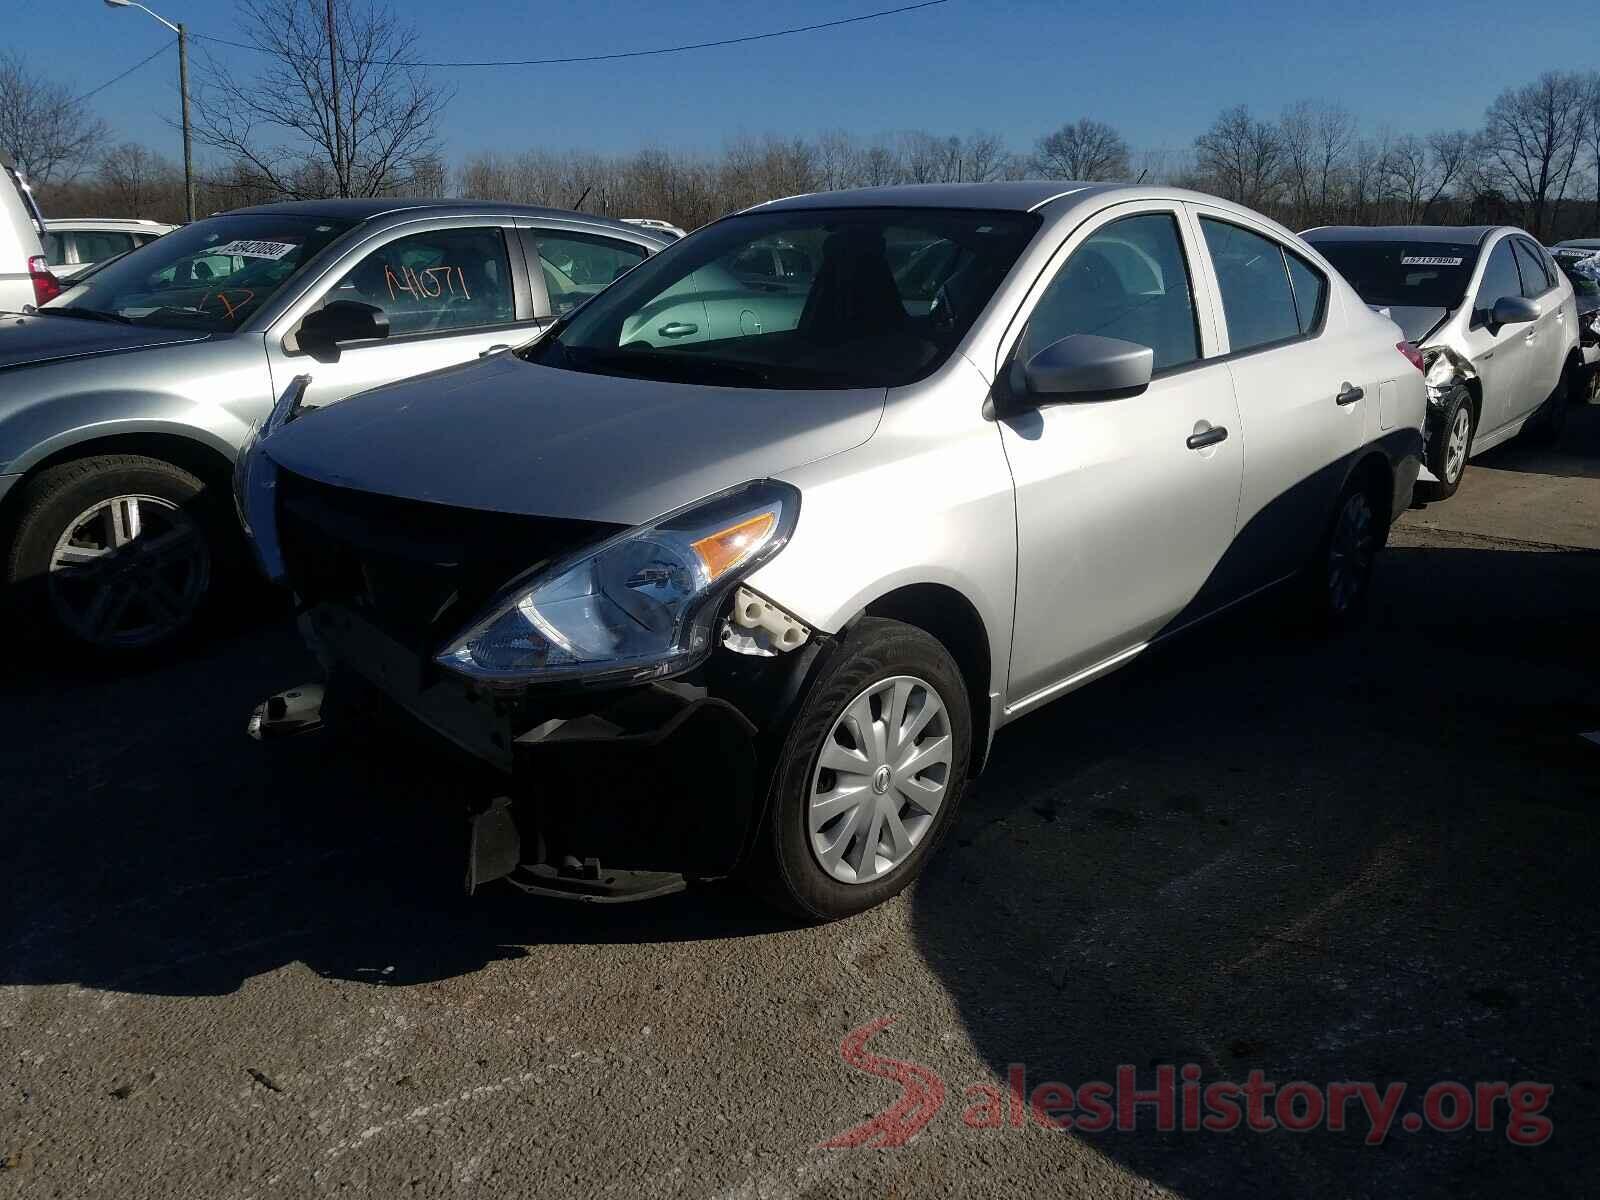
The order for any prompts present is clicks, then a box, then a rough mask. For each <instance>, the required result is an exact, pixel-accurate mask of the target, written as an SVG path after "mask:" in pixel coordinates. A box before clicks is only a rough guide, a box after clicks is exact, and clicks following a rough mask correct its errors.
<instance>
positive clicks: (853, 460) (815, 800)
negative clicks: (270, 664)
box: [240, 183, 1426, 919]
mask: <svg viewBox="0 0 1600 1200" xmlns="http://www.w3.org/2000/svg"><path fill="white" fill-rule="evenodd" d="M773 245H783V246H786V247H790V248H792V249H793V250H794V251H795V252H796V253H797V254H800V255H804V257H805V259H806V261H807V262H808V263H810V264H812V266H813V268H814V269H813V270H811V271H810V272H808V273H806V274H804V275H803V276H801V275H796V276H795V277H794V278H793V279H792V280H790V281H789V282H787V283H786V284H785V285H784V286H782V287H777V288H775V287H774V286H773V285H772V283H771V281H770V280H768V279H765V278H760V277H755V276H749V275H741V274H739V273H738V272H736V271H735V270H734V269H733V267H734V264H736V263H738V262H740V261H741V260H742V259H743V258H744V257H745V256H746V255H747V254H748V253H749V252H750V250H751V249H752V247H758V248H759V247H763V246H773ZM896 247H900V248H901V251H900V252H899V253H898V257H899V261H900V265H899V267H898V269H897V268H896V266H895V265H894V262H895V258H896V256H897V254H896V251H895V248H896ZM314 378H315V372H314V369H313V379H314ZM312 386H313V388H314V387H315V384H314V383H313V385H312ZM1425 404H1426V401H1425V395H1424V387H1423V382H1422V373H1421V358H1420V356H1419V355H1418V354H1417V352H1416V350H1415V349H1414V348H1412V347H1411V346H1409V345H1408V344H1407V343H1406V342H1405V341H1404V339H1403V338H1402V337H1401V334H1400V331H1399V329H1398V328H1397V327H1396V326H1395V325H1394V323H1393V322H1391V321H1389V320H1387V319H1386V318H1383V317H1380V316H1378V315H1376V314H1375V313H1373V312H1372V311H1370V310H1369V309H1368V308H1367V307H1366V305H1364V304H1363V303H1362V302H1361V299H1360V297H1358V296H1357V295H1356V294H1355V292H1354V291H1352V290H1351V289H1350V287H1349V286H1348V285H1347V284H1346V283H1345V282H1344V281H1343V280H1342V279H1341V278H1340V277H1339V275H1338V273H1337V272H1336V271H1334V270H1333V269H1332V268H1331V267H1330V266H1329V265H1328V263H1327V261H1326V260H1325V259H1323V258H1322V257H1321V256H1320V255H1319V254H1318V253H1317V252H1316V250H1315V249H1313V248H1312V247H1310V246H1308V245H1306V244H1305V243H1304V242H1302V241H1301V240H1300V239H1299V238H1297V237H1295V236H1294V235H1293V234H1292V233H1290V232H1289V231H1287V230H1285V229H1283V228H1282V227H1280V226H1278V225H1276V224H1275V223H1273V222H1271V221H1269V220H1267V219H1266V218H1264V217H1262V216H1260V215H1258V214H1256V213H1254V212H1251V211H1249V210H1247V209H1244V208H1241V207H1239V206H1237V205H1233V204H1229V203H1226V202H1224V201H1221V200H1216V199H1213V198H1211V197H1209V196H1204V195H1199V194H1197V193H1192V192H1185V191H1178V190H1173V189H1167V188H1157V187H1130V186H1114V185H1081V186H1075V185H1071V184H1061V183H1050V184H1028V183H996V184H974V185H948V186H944V185H941V186H926V187H899V188H884V189H877V190H865V191H858V192H842V193H831V194H821V195H813V196H803V197H797V198H791V199H787V200H781V201H777V202H774V203H771V204H767V205H763V206H760V207H757V208H755V209H752V210H749V211H747V212H744V213H742V214H739V215H736V216H732V217H729V218H726V219H724V220H722V221H718V222H715V223H713V224H711V225H709V226H706V227H704V228H702V229H700V230H698V231H696V232H695V233H693V234H691V235H689V236H688V237H687V238H684V239H683V240H682V241H679V242H676V243H674V244H673V245H672V246H671V247H670V248H668V249H667V250H666V251H664V252H663V253H662V254H660V255H658V256H657V257H655V258H653V259H651V260H650V261H648V262H646V263H644V264H643V265H641V266H640V267H639V268H638V269H636V270H635V271H633V272H632V273H630V274H629V275H628V276H627V277H625V278H624V279H622V280H621V281H619V282H618V283H617V284H616V285H614V286H613V287H612V288H610V289H608V290H607V291H606V292H604V293H603V294H602V295H600V296H599V297H597V298H596V299H595V300H593V301H592V302H591V303H590V304H588V305H586V306H585V307H583V308H581V309H579V310H577V311H576V312H574V313H573V314H571V315H570V316H569V317H567V318H566V319H564V320H562V321H561V322H560V323H559V324H558V325H557V326H556V327H555V328H554V329H552V330H551V331H550V332H548V333H547V334H546V335H545V336H544V337H542V338H540V339H539V340H538V341H536V342H534V343H532V344H530V345H528V346H526V347H524V348H521V349H519V350H517V351H515V352H513V353H507V354H497V355H493V356H491V357H490V358H488V359H487V360H485V361H483V362H481V363H471V364H468V365H466V366H462V367H456V368H453V369H450V370H446V371H441V372H436V373H435V374H433V375H431V376H428V377H426V378H422V379H415V380H410V381H407V382H404V383H400V384H396V385H393V386H391V387H387V388H381V389H377V390H375V391H371V392H368V393H366V394H365V395H363V396H360V397H355V398H353V399H351V400H349V401H347V402H345V403H343V404H340V405H336V406H334V407H332V408H329V409H325V410H321V411H315V412H310V413H305V414H304V415H298V414H300V413H301V406H300V402H299V397H298V394H297V389H292V390H289V391H287V392H286V393H285V395H284V397H283V398H282V399H281V400H280V404H279V406H278V408H277V409H276V410H275V413H274V416H273V418H272V420H271V421H270V423H269V425H268V426H267V428H266V429H265V431H264V433H263V435H262V436H261V437H259V438H258V439H257V440H256V441H255V442H254V443H253V445H252V447H251V448H250V449H249V450H248V451H247V453H246V455H245V458H244V460H243V466H242V470H241V477H240V478H241V493H240V503H241V507H242V509H243V510H244V512H245V514H246V519H247V523H248V526H249V529H250V531H251V534H252V537H253V539H254V541H255V544H256V547H257V549H258V552H259V553H260V556H261V559H262V563H263V566H264V567H265V569H266V571H267V573H268V574H269V575H270V576H272V577H273V578H276V579H279V580H282V581H284V582H286V583H287V584H288V585H289V586H290V587H292V588H293V590H294V591H295V592H296V594H297V595H298V597H299V601H300V604H301V606H302V610H303V611H304V612H305V629H306V631H307V635H308V637H309V639H310V641H311V643H312V644H313V646H314V647H315V648H316V649H317V651H318V654H319V658H320V659H321V660H322V661H323V662H324V663H325V664H327V665H328V667H329V677H328V679H327V681H326V690H325V691H323V690H322V687H321V685H315V686H308V687H300V688H293V689H290V690H288V691H286V692H284V693H280V694H279V695H277V696H274V697H272V698H270V699H268V700H267V701H265V702H264V703H263V705H262V707H261V708H260V709H259V710H258V712H257V714H256V716H255V718H254V719H253V728H254V731H255V732H256V734H257V735H258V736H262V737H268V736H272V735H273V734H275V733H277V732H286V731H288V730H290V729H296V730H306V729H308V728H312V727H315V726H316V724H317V723H318V722H319V721H320V720H321V719H322V717H323V713H324V712H325V713H326V719H327V723H328V724H329V725H332V726H337V725H338V724H339V721H340V719H341V717H342V718H343V719H344V720H346V721H348V722H349V723H352V724H363V723H367V722H369V721H372V720H373V719H374V718H375V715H376V714H380V713H384V712H388V713H390V714H391V715H392V717H393V718H394V719H395V721H396V722H397V723H396V724H394V725H393V726H392V727H391V728H390V729H389V731H388V734H387V736H386V737H385V736H383V735H382V733H381V732H380V733H379V735H378V736H379V740H378V741H377V742H376V743H374V742H373V741H371V740H370V739H363V741H364V744H365V745H367V746H369V747H373V748H374V750H375V752H376V753H380V754H382V755H384V756H385V757H386V758H390V757H393V756H396V755H399V756H406V755H409V754H410V753H412V752H413V751H416V750H418V748H419V747H420V745H421V744H422V743H423V742H425V741H427V740H430V738H423V737H419V736H418V731H428V732H429V733H430V735H431V739H432V740H439V741H441V742H442V743H443V744H446V745H453V746H454V747H455V748H456V750H457V751H465V752H466V753H467V755H469V756H470V757H469V758H468V759H467V760H466V761H468V762H475V763H477V764H478V767H477V769H478V770H479V771H482V772H483V773H485V775H486V778H485V779H484V781H483V783H482V788H483V790H482V799H483V801H484V803H483V804H482V806H481V807H480V810H479V811H478V813H477V815H476V817H475V819H474V824H473V828H474V835H473V846H474V850H473V854H472V858H471V868H470V871H471V875H470V877H471V878H472V879H473V881H474V882H482V881H483V880H485V879H487V878H497V877H501V876H509V877H510V878H512V879H513V881H514V882H517V883H519V884H520V885H521V886H524V887H527V888H529V889H530V890H533V891H538V892H544V893H550V894H560V895H568V896H581V897H587V898H590V899H620V898H635V897H642V896H646V895H655V894H659V893H660V892H661V891H663V890H670V889H671V888H672V887H673V886H682V885H683V881H684V877H686V876H688V877H716V876H721V875H727V874H729V873H730V872H734V871H742V872H744V873H746V874H747V875H749V877H750V878H751V879H752V880H753V881H754V882H755V883H756V884H757V885H758V886H759V887H761V888H762V889H763V890H765V891H766V892H767V893H768V894H769V895H770V896H771V897H772V898H773V899H774V900H775V901H777V902H778V903H779V904H781V905H784V906H786V907H788V908H789V909H791V910H793V911H795V912H797V913H799V914H801V915H803V916H805V917H807V918H812V919H821V918H830V917H837V916H841V915H844V914H846V913H851V912H855V911H859V910H861V909H863V908H866V907H868V906H870V905H873V904H876V903H879V902H880V901H882V900H884V899H886V898H888V897H889V896H891V895H893V894H894V893H896V892H897V891H899V890H900V889H901V888H903V887H904V886H905V885H906V884H907V883H908V882H909V881H910V880H911V879H912V878H913V877H915V876H916V874H917V873H918V872H919V871H920V870H921V869H922V866H923V864H924V863H925V862H926V861H927V858H928V856H929V855H930V854H931V853H932V852H933V850H934V848H935V847H936V846H937V845H938V843H939V840H940V838H941V837H942V836H943V835H944V833H945V831H946V830H947V829H948V828H949V827H950V824H951V821H952V819H953V816H954V813H955V810H956V807H957V804H958V803H959V801H960V799H961V795H962V791H963V789H964V787H965V785H966V782H967V779H968V778H969V776H970V775H972V774H974V773H975V772H976V771H977V770H978V769H979V767H980V766H981V765H982V763H983V762H984V760H985V759H986V758H987V757H988V754H989V748H990V742H991V739H992V738H993V736H994V734H995V732H996V731H998V730H999V729H1001V728H1002V727H1004V726H1005V725H1006V724H1008V723H1009V722H1011V721H1013V720H1015V719H1017V718H1018V717H1020V716H1022V715H1023V714H1025V713H1028V712H1031V711H1033V710H1034V709H1036V708H1038V707H1040V706H1041V705H1043V704H1046V703H1048V702H1049V701H1051V700H1054V699H1056V698H1058V697H1060V696H1064V695H1066V694H1067V693H1069V692H1071V691H1073V690H1075V689H1076V688H1079V687H1081V686H1083V685H1084V684H1087V683H1089V682H1090V681H1092V680H1094V679H1096V678H1098V677H1100V676H1102V675H1105V674H1106V673H1108V672H1110V671H1112V670H1114V669H1115V668H1117V667H1119V666H1121V665H1123V664H1125V663H1128V662H1130V661H1132V660H1133V659H1135V658H1137V657H1138V656H1139V655H1141V654H1142V653H1143V652H1144V651H1145V650H1147V649H1148V648H1149V647H1151V646H1154V645H1156V644H1158V643H1160V642H1162V641H1164V640H1165V639H1167V638H1168V637H1171V636H1173V635H1174V634H1177V633H1179V632H1181V631H1183V630H1186V629H1190V628H1193V627H1194V626H1195V625H1196V624H1198V623H1199V622H1201V621H1204V620H1206V619H1207V618H1209V617H1211V616H1214V615H1215V614H1217V613H1219V612H1221V611H1222V610H1224V609H1226V608H1228V607H1229V606H1231V605H1233V604H1235V603H1237V602H1239V601H1240V600H1242V599H1244V598H1246V597H1248V596H1251V595H1253V594H1254V593H1256V592H1258V591H1261V590H1262V589H1265V588H1268V587H1271V586H1273V585H1275V584H1278V583H1282V582H1285V581H1291V580H1292V581H1296V582H1297V583H1298V586H1299V587H1300V588H1301V594H1302V595H1303V596H1304V597H1305V598H1306V601H1307V603H1308V607H1309V609H1310V610H1311V611H1312V612H1313V613H1314V614H1315V615H1316V616H1317V617H1318V618H1319V619H1322V620H1324V621H1329V622H1334V623H1341V622H1345V621H1349V620H1351V619H1352V618H1354V617H1355V616H1356V615H1357V614H1358V613H1359V612H1360V610H1361V608H1362V602H1363V600H1364V598H1365V595H1366V590H1367V584H1368V580H1369V578H1370V574H1371V570H1372V565H1373V560H1374V556H1375V555H1376V554H1377V552H1378V550H1379V549H1380V548H1381V547H1382V545H1383V544H1384V541H1385V539H1386V536H1387V531H1388V528H1389V524H1390V522H1391V521H1392V520H1393V519H1394V518H1395V517H1396V516H1397V515H1398V514H1399V513H1401V512H1402V511H1404V509H1405V508H1406V506H1407V505H1408V503H1409V502H1410V498H1411V491H1412V486H1413V483H1414V481H1415V479H1416V475H1417V470H1418V467H1419V456H1420V454H1421V449H1422V435H1421V424H1422V419H1423V410H1424V407H1425ZM286 682H289V681H286ZM319 697H320V704H321V706H322V707H321V708H319V707H318V705H319V700H318V698H319ZM379 729H380V730H381V722H380V723H379ZM466 777H467V776H465V775H462V776H461V777H460V778H462V779H464V778H466ZM459 784H460V780H459V779H458V781H457V786H456V787H454V788H453V789H447V790H451V791H453V792H454V794H457V795H459V794H461V788H460V786H459Z"/></svg>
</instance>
